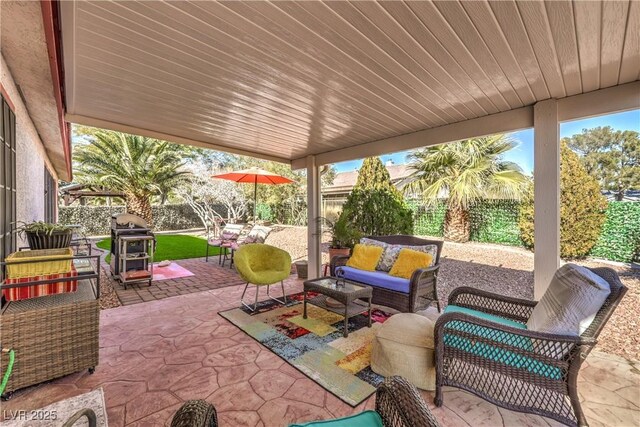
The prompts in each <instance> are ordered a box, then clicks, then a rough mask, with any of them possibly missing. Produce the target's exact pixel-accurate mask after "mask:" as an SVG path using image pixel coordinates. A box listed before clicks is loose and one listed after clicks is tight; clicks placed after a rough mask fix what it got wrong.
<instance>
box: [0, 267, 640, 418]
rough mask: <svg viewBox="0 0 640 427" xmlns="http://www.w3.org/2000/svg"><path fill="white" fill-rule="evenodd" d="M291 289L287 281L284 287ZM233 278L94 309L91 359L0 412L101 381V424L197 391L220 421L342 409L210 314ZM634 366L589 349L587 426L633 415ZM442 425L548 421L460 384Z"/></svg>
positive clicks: (234, 293) (235, 290)
mask: <svg viewBox="0 0 640 427" xmlns="http://www.w3.org/2000/svg"><path fill="white" fill-rule="evenodd" d="M300 290H301V283H300V282H299V281H297V280H293V279H290V280H289V281H288V283H287V291H288V292H297V291H300ZM241 292H242V287H241V286H234V287H228V288H224V289H215V290H211V291H206V292H200V293H197V294H191V295H182V296H177V297H174V298H165V299H161V300H158V301H151V302H149V303H145V304H135V305H132V306H125V307H119V308H115V309H111V310H106V311H103V312H102V315H101V329H100V330H101V335H100V341H101V354H100V365H99V366H98V368H97V369H96V372H95V374H93V375H89V374H88V373H86V372H82V373H78V374H74V375H70V376H68V377H65V378H61V379H59V380H56V381H54V382H51V383H48V384H45V385H41V386H38V387H34V388H31V389H28V390H25V391H23V392H19V393H16V395H15V396H14V398H13V399H12V400H10V401H8V402H5V403H4V404H3V410H4V412H5V413H8V411H10V410H17V409H23V410H30V409H35V408H39V407H42V406H45V405H47V404H50V403H52V402H55V401H58V400H61V399H64V398H67V397H71V396H74V395H77V394H80V393H83V392H86V391H89V390H93V389H96V388H98V387H102V388H103V390H104V393H105V398H106V403H107V407H108V416H109V425H110V426H114V427H117V426H123V425H127V426H156V425H167V423H168V422H169V421H170V420H171V417H172V415H173V414H174V412H175V411H176V410H177V409H178V407H179V406H180V404H181V403H182V402H183V401H184V400H187V399H193V398H203V399H206V400H208V401H210V402H212V403H213V404H215V406H216V408H217V409H218V414H219V420H220V425H221V426H223V427H225V426H282V425H286V424H288V423H291V422H303V421H309V420H314V419H326V418H331V417H339V416H344V415H347V414H351V413H355V412H359V411H362V410H363V409H369V408H373V407H374V398H373V397H372V398H370V399H369V400H368V401H366V402H364V403H363V404H361V405H360V406H358V407H356V408H351V407H350V406H348V405H347V404H345V403H343V402H341V401H340V400H339V399H337V398H336V397H334V396H333V395H332V394H330V393H328V392H326V391H325V390H324V389H323V388H321V387H320V386H318V385H316V384H315V383H314V382H313V381H311V380H309V379H307V378H306V377H305V376H304V375H303V374H301V373H300V372H299V371H297V370H296V369H294V368H292V367H290V366H289V365H288V364H287V363H285V362H283V361H282V360H281V359H280V358H278V357H277V356H275V355H274V354H272V353H271V352H270V351H269V350H267V349H266V348H264V347H262V346H261V345H260V344H258V343H257V342H255V341H254V340H253V339H251V338H250V337H248V336H246V335H245V334H244V333H243V332H241V331H240V330H239V329H237V328H236V327H235V326H233V325H231V324H229V323H228V322H227V321H226V320H224V319H223V318H221V317H220V316H218V315H217V312H218V311H220V310H222V309H227V308H231V307H234V306H237V305H238V298H239V296H240V293H241ZM639 368H640V367H639V366H638V364H632V363H630V362H628V361H626V360H624V359H620V358H617V357H615V356H610V355H607V354H604V353H595V352H594V353H593V354H592V355H591V356H589V358H588V360H587V362H586V363H585V365H584V367H583V369H582V372H581V375H580V394H581V398H582V400H583V401H584V407H585V410H586V413H587V417H588V419H589V421H590V423H591V426H601V425H602V426H605V425H606V426H637V425H638V424H639V423H640V409H639V407H638V405H639V402H638V401H639V400H640V399H639V397H640V396H639V395H638V393H639V391H638V390H639V387H640V371H639V370H638V369H639ZM423 395H424V397H425V399H426V400H427V402H428V404H429V406H430V407H431V408H432V410H433V413H434V414H435V416H436V417H437V418H438V419H439V420H440V422H441V424H442V425H443V426H548V425H554V426H555V425H557V423H555V422H553V421H551V420H547V419H544V418H541V417H536V416H527V415H523V414H519V413H514V412H511V411H507V410H503V409H499V408H497V407H496V406H494V405H492V404H490V403H487V402H485V401H483V400H480V399H478V398H476V397H474V396H472V395H470V394H468V393H466V392H462V391H458V390H454V389H451V388H448V389H446V391H445V405H444V406H443V407H442V408H434V407H433V404H432V399H433V395H432V393H428V392H423Z"/></svg>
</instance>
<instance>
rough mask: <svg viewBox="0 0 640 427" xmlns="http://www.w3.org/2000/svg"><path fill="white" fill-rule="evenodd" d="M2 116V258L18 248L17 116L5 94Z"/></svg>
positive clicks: (0, 244)
mask: <svg viewBox="0 0 640 427" xmlns="http://www.w3.org/2000/svg"><path fill="white" fill-rule="evenodd" d="M1 116H2V117H1V118H0V166H1V168H0V260H4V258H5V257H6V256H7V255H9V254H10V253H11V252H13V251H15V249H16V232H15V228H16V116H15V115H14V113H13V111H11V108H9V104H8V103H7V101H6V99H5V98H4V96H3V97H2V114H1Z"/></svg>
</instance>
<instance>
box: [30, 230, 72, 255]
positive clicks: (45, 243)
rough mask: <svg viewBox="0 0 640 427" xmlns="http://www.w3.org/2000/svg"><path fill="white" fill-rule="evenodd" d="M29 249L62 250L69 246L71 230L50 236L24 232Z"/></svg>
mask: <svg viewBox="0 0 640 427" xmlns="http://www.w3.org/2000/svg"><path fill="white" fill-rule="evenodd" d="M25 234H26V235H27V242H29V248H30V249H32V250H35V249H63V248H68V247H69V246H70V245H71V230H69V231H58V232H54V233H51V234H43V233H31V232H28V231H27V232H26V233H25Z"/></svg>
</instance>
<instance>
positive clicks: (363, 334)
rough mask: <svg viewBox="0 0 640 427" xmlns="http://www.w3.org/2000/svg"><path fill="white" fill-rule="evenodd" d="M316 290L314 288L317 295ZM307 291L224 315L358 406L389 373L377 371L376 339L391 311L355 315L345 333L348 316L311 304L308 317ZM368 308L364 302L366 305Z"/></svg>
mask: <svg viewBox="0 0 640 427" xmlns="http://www.w3.org/2000/svg"><path fill="white" fill-rule="evenodd" d="M313 296H315V294H314V293H312V292H309V295H308V297H309V298H312V297H313ZM302 301H303V294H302V293H299V294H294V295H290V296H288V297H287V304H286V305H282V304H280V303H278V302H276V301H272V300H269V301H263V302H260V303H258V309H257V310H256V311H255V312H254V313H252V312H251V311H250V310H248V309H247V308H245V307H241V308H234V309H231V310H227V311H221V312H220V313H219V314H220V315H221V316H222V317H224V318H225V319H227V320H228V321H230V322H231V323H233V324H234V325H236V326H237V327H238V328H240V329H242V330H243V331H244V332H245V333H246V334H248V335H249V336H251V337H253V338H254V339H255V340H257V341H258V342H260V343H261V344H262V345H264V346H265V347H267V348H268V349H270V350H271V351H272V352H274V353H275V354H277V355H278V356H280V357H281V358H282V359H284V360H285V361H287V362H288V363H289V364H291V365H293V366H295V367H296V368H297V369H299V370H300V371H301V372H303V373H304V374H305V375H307V376H308V377H309V378H311V379H312V380H314V381H315V382H316V383H318V384H320V385H321V386H322V387H323V388H324V389H325V390H327V391H329V392H330V393H333V394H334V395H335V396H336V397H338V398H339V399H341V400H343V401H344V402H346V403H348V404H350V405H352V406H356V405H358V404H359V403H361V402H362V401H364V400H365V399H367V398H368V397H369V396H371V395H372V394H373V393H374V392H375V391H376V387H377V386H378V385H379V384H380V383H381V382H382V381H383V380H384V378H383V377H382V376H380V375H378V374H376V373H375V372H373V371H372V370H371V367H370V364H371V343H372V341H373V337H374V334H375V332H376V330H377V329H378V328H379V327H380V326H381V325H382V323H383V322H384V321H385V320H387V319H388V318H389V317H390V315H389V314H387V313H385V312H384V311H382V310H379V309H374V310H373V312H372V315H371V318H372V326H371V328H369V327H368V324H369V318H368V313H367V312H366V311H364V312H363V313H362V314H359V315H357V316H354V317H352V318H351V319H349V326H348V328H349V336H348V337H347V338H344V337H343V336H342V335H343V333H342V332H343V330H344V317H342V316H340V315H339V314H335V313H332V312H330V311H327V310H325V309H322V308H320V307H316V306H315V305H312V304H308V305H307V318H306V319H303V318H302V308H303V304H302ZM365 309H366V308H365V307H363V310H365Z"/></svg>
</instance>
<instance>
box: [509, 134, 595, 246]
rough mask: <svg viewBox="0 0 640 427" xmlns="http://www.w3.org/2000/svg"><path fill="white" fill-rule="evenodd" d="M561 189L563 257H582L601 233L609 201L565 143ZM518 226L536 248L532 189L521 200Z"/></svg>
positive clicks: (563, 144)
mask: <svg viewBox="0 0 640 427" xmlns="http://www.w3.org/2000/svg"><path fill="white" fill-rule="evenodd" d="M560 190H561V193H560V256H562V257H563V258H582V257H584V256H586V255H588V254H589V252H590V251H591V249H592V248H593V246H594V245H595V244H596V242H597V240H598V236H600V231H601V230H602V225H603V223H604V220H605V210H606V207H607V200H606V199H605V197H604V196H603V195H602V194H601V193H600V186H599V184H598V182H597V181H596V179H595V178H593V177H592V176H591V175H589V174H588V173H587V171H586V169H585V168H584V166H583V165H582V163H581V162H580V158H579V157H578V155H577V154H576V153H574V152H573V151H571V149H570V148H569V147H567V144H566V143H562V144H561V159H560ZM519 225H520V231H521V238H522V241H523V242H524V244H525V245H526V246H527V247H533V246H534V241H533V240H534V237H533V188H530V189H529V191H528V193H527V195H526V196H525V198H524V199H523V201H522V205H521V210H520V224H519Z"/></svg>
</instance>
